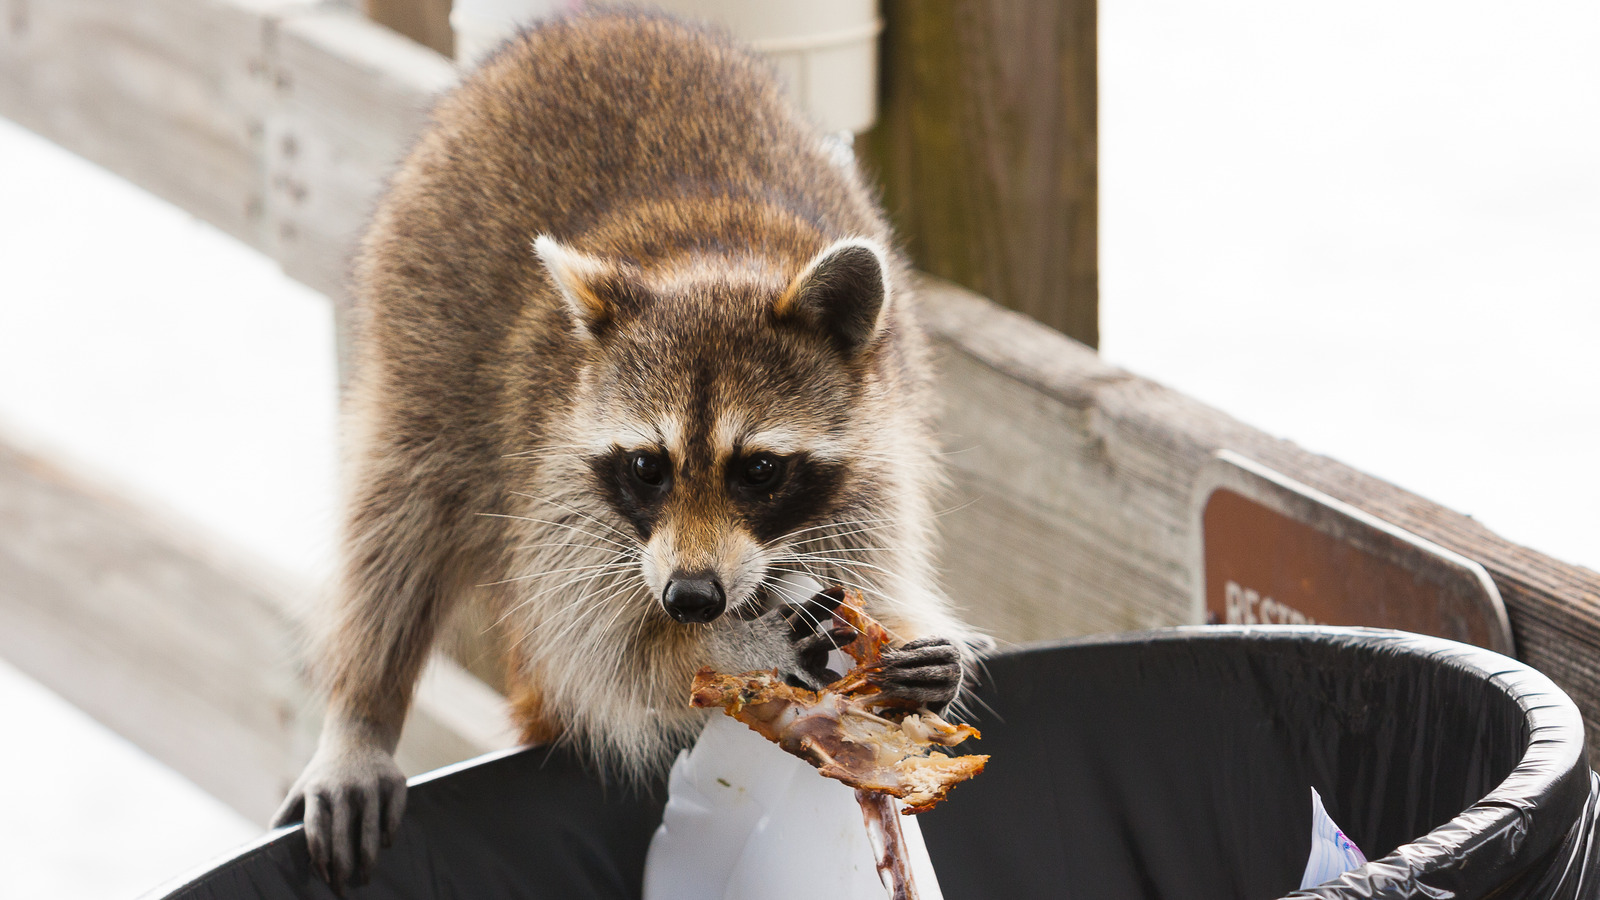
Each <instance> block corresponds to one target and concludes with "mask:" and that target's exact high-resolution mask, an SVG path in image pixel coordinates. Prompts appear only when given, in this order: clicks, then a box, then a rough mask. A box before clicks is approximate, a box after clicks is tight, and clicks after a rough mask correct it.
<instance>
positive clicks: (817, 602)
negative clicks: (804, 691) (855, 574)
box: [783, 588, 855, 690]
mask: <svg viewBox="0 0 1600 900" xmlns="http://www.w3.org/2000/svg"><path fill="white" fill-rule="evenodd" d="M843 600H844V591H843V590H841V589H839V588H829V589H828V590H826V591H822V592H820V593H818V594H816V595H815V596H813V597H812V598H811V599H809V600H807V601H805V602H804V603H801V604H799V605H797V606H788V607H785V609H784V611H783V617H784V621H785V622H787V623H788V625H789V642H790V645H791V646H792V647H793V649H794V654H795V665H796V668H797V669H798V671H797V672H795V673H793V674H791V676H790V677H789V683H790V684H792V685H794V686H795V687H804V688H810V689H812V690H817V689H820V688H822V687H823V686H825V685H828V684H832V683H833V682H835V681H838V680H839V679H840V677H842V673H840V672H836V671H834V670H833V669H830V668H828V655H829V654H830V653H832V652H833V651H835V650H837V649H839V648H840V647H843V646H844V645H845V644H848V643H850V641H851V640H852V639H854V637H855V632H854V631H852V630H851V629H850V627H849V626H847V625H843V624H840V623H839V622H837V621H836V620H835V619H834V618H833V611H834V610H836V609H838V608H839V604H840V603H841V602H843Z"/></svg>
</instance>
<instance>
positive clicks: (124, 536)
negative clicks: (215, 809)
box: [0, 442, 514, 823]
mask: <svg viewBox="0 0 1600 900" xmlns="http://www.w3.org/2000/svg"><path fill="white" fill-rule="evenodd" d="M308 596H309V587H308V586H306V585H301V584H297V583H295V581H294V580H292V579H290V578H287V577H284V576H281V575H276V574H273V573H271V572H269V571H267V570H266V569H264V568H262V567H260V566H257V565H254V564H252V563H251V562H249V561H246V560H243V559H241V558H239V557H237V556H235V555H234V554H232V553H229V552H227V551H225V550H223V549H221V548H219V547H217V546H215V545H213V544H212V543H211V542H209V541H206V540H204V539H201V538H199V537H197V536H196V535H194V534H192V533H189V532H186V531H185V530H184V529H182V528H181V527H179V526H176V525H174V524H173V523H171V522H169V521H167V520H165V519H164V518H163V517H161V516H160V515H156V514H152V513H151V512H149V511H147V510H143V509H140V508H138V507H136V506H134V505H131V504H129V503H127V502H124V501H122V500H120V499H118V498H116V497H115V496H113V495H111V494H109V493H107V492H105V491H102V490H98V489H96V488H93V487H90V486H87V485H85V484H83V483H81V482H80V481H79V480H78V479H76V478H74V477H73V476H72V475H70V474H69V473H67V472H65V471H63V470H61V469H59V468H57V467H54V466H51V465H49V464H47V463H45V462H43V461H41V460H39V459H37V458H34V457H30V456H28V455H25V454H23V453H21V452H19V451H17V450H15V449H14V448H12V447H10V446H8V445H6V444H4V443H3V442H0V656H4V657H5V658H6V659H7V660H9V661H10V662H12V663H13V664H14V665H16V666H17V668H18V669H20V670H22V671H23V672H25V673H27V674H28V675H29V676H31V677H33V678H34V679H36V680H38V681H39V682H41V683H43V684H45V685H46V686H48V687H49V688H50V689H51V690H53V691H55V692H56V693H58V694H60V695H61V696H63V697H65V698H66V699H67V700H69V701H70V702H72V703H73V704H74V705H76V706H79V707H81V708H82V709H84V710H85V711H86V712H88V713H89V714H90V715H92V716H94V717H95V718H96V719H97V720H99V721H100V722H102V723H103V724H105V725H107V726H108V727H110V728H111V729H112V730H113V731H116V732H117V733H119V734H121V735H123V736H124V737H126V738H128V739H129V740H131V741H132V742H133V743H134V744H136V745H138V746H140V747H141V748H143V749H144V750H145V751H146V752H148V753H150V754H151V755H152V756H154V757H156V758H157V759H160V760H161V761H162V762H164V763H166V764H167V765H169V766H172V767H173V768H174V769H176V770H177V771H178V772H180V773H182V774H183V775H185V776H186V777H188V778H189V779H191V780H192V781H194V782H195V783H196V784H198V785H200V786H201V787H202V788H204V789H205V790H206V791H208V792H209V793H211V794H212V795H214V796H216V797H218V798H219V799H221V800H222V801H223V802H225V803H227V804H228V805H230V806H232V807H233V808H234V809H237V810H238V811H239V812H241V813H242V814H244V815H245V816H247V817H249V818H251V819H254V820H255V821H258V822H263V823H265V822H266V820H267V818H268V817H269V816H270V815H271V813H272V811H273V810H274V809H276V808H277V805H278V803H279V801H280V800H282V798H283V794H284V791H285V790H286V789H287V788H288V786H289V783H290V782H291V781H292V780H293V779H294V777H295V776H296V775H298V774H299V771H300V768H301V767H302V766H303V765H304V764H305V761H306V759H307V757H308V756H309V754H310V752H311V749H312V747H313V746H314V744H315V737H316V730H317V723H318V721H319V718H318V716H319V713H318V710H317V708H316V704H315V702H314V701H313V700H312V698H311V697H309V696H308V694H307V691H306V689H305V687H304V679H302V678H301V677H300V670H299V666H298V659H299V657H300V638H299V634H298V630H297V628H296V626H295V624H294V621H295V616H294V615H293V610H295V609H296V608H300V607H303V606H304V604H305V602H306V600H307V599H308ZM513 743H514V740H513V736H512V734H511V731H510V729H509V725H508V719H507V717H506V716H505V715H504V711H503V708H502V706H501V704H500V703H499V702H498V701H497V700H495V699H494V694H493V692H492V691H490V690H489V688H487V687H485V686H484V685H482V684H481V683H480V682H477V681H476V680H475V679H472V678H471V676H468V675H466V674H465V673H464V672H463V671H462V670H461V669H460V667H458V666H455V665H454V664H453V663H450V662H448V661H446V660H441V659H435V660H434V661H433V662H432V663H431V664H430V666H429V670H428V673H427V674H426V676H425V677H424V680H423V684H422V685H421V687H420V689H419V693H418V698H417V705H416V707H415V709H414V711H413V713H412V716H411V720H410V721H409V722H408V723H407V729H406V734H405V736H404V738H403V739H402V741H401V748H400V750H399V752H398V754H397V755H398V757H399V758H400V760H401V761H402V764H403V767H404V768H406V770H407V772H408V774H416V773H418V772H423V771H427V770H429V769H433V768H437V767H438V766H441V765H446V764H448V763H451V762H456V761H459V760H462V759H466V758H469V757H471V756H476V755H478V754H480V753H485V752H488V751H489V750H495V749H500V748H503V747H506V746H511V745H512V744H513Z"/></svg>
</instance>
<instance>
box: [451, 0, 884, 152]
mask: <svg viewBox="0 0 1600 900" xmlns="http://www.w3.org/2000/svg"><path fill="white" fill-rule="evenodd" d="M581 5H582V0H455V4H454V9H452V10H451V13H450V24H451V25H452V26H453V27H454V29H455V32H456V56H457V59H458V60H459V61H461V63H462V64H463V65H470V64H473V63H476V62H477V61H478V60H479V59H481V58H482V56H483V55H484V54H485V53H487V52H488V51H490V50H492V49H494V47H495V46H496V45H498V44H499V43H500V41H502V40H504V39H505V38H506V37H507V36H509V35H510V34H511V33H512V32H513V31H514V30H515V29H516V28H517V26H519V25H522V24H526V23H528V22H531V21H535V20H537V19H540V18H543V17H545V16H550V15H553V14H556V13H559V12H562V11H564V10H567V9H573V8H577V7H578V6H581ZM656 5H657V6H659V7H660V8H661V9H664V10H666V11H667V12H670V13H673V14H675V15H679V16H682V17H683V18H686V19H695V20H700V21H706V22H712V23H715V24H717V25H720V26H722V27H724V28H726V29H728V30H729V31H730V32H732V33H733V36H734V37H735V38H737V39H738V40H740V41H742V42H744V43H745V44H747V45H749V46H750V47H751V48H752V49H754V50H756V51H757V52H758V53H761V54H762V55H764V56H766V57H767V58H768V59H770V60H771V61H772V63H773V65H774V66H775V67H776V68H777V70H778V74H779V76H780V77H781V78H782V79H783V80H784V82H785V83H787V84H788V86H789V90H790V91H791V93H792V94H793V95H794V97H795V99H796V100H798V101H799V103H800V105H801V106H802V107H803V108H805V109H806V111H807V112H809V113H810V114H811V115H812V117H813V118H814V119H816V121H817V124H818V125H820V126H821V127H822V129H823V130H824V131H828V132H841V131H848V132H861V131H865V130H867V129H868V128H870V127H872V123H873V120H874V119H875V118H876V117H877V111H878V110H877V97H878V34H879V33H880V32H881V31H882V30H883V20H882V19H880V18H879V17H878V3H877V0H656Z"/></svg>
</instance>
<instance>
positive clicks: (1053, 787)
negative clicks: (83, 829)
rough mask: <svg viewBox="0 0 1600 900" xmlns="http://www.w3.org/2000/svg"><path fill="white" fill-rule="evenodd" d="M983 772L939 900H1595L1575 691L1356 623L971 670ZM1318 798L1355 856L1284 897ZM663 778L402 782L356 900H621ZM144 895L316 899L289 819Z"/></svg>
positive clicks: (544, 768)
mask: <svg viewBox="0 0 1600 900" xmlns="http://www.w3.org/2000/svg"><path fill="white" fill-rule="evenodd" d="M987 668H988V672H987V677H986V681H985V684H984V685H983V687H982V689H981V690H980V692H979V700H980V702H979V703H977V704H975V707H976V710H977V711H976V714H975V716H974V719H975V721H976V724H977V725H978V726H979V727H980V728H981V729H982V730H983V740H982V742H981V745H980V746H981V749H982V751H983V752H985V753H989V754H991V755H992V757H993V759H992V760H991V762H990V765H989V769H988V771H986V772H985V773H984V774H983V775H982V776H980V777H979V778H977V779H975V780H973V781H972V782H970V783H968V784H964V785H962V786H960V787H959V788H957V789H956V790H954V791H953V792H951V795H950V799H949V800H948V801H947V802H946V803H945V804H944V805H943V806H941V807H940V808H939V809H937V810H935V811H933V812H931V813H928V814H926V815H924V816H922V817H921V823H922V829H923V833H924V835H925V837H926V840H927V843H928V846H929V849H930V851H931V852H932V854H933V859H934V862H935V866H936V868H937V869H938V872H939V880H940V884H941V886H942V887H943V890H944V895H945V897H946V898H948V900H967V898H1032V897H1040V898H1045V897H1049V898H1083V900H1088V898H1110V900H1124V898H1168V900H1178V898H1182V900H1208V898H1217V900H1223V898H1226V900H1241V898H1242V900H1255V898H1260V900H1271V898H1276V897H1297V898H1313V897H1315V898H1325V900H1334V898H1344V900H1354V898H1402V897H1405V898H1413V897H1416V898H1421V897H1427V898H1445V897H1448V898H1452V900H1470V898H1488V897H1493V898H1495V900H1521V898H1529V900H1532V898H1540V900H1545V898H1548V900H1575V898H1589V897H1600V839H1597V835H1596V824H1595V823H1596V817H1597V797H1600V791H1597V782H1596V779H1595V776H1594V775H1593V773H1592V772H1590V770H1589V764H1588V760H1587V757H1586V754H1585V750H1584V740H1583V725H1582V721H1581V719H1580V717H1579V714H1578V710H1577V708H1576V707H1575V706H1574V705H1573V704H1572V701H1571V700H1570V699H1568V698H1567V697H1566V695H1565V694H1563V693H1562V692H1561V691H1560V690H1559V689H1557V688H1556V687H1555V686H1554V685H1553V684H1552V683H1551V682H1550V681H1549V680H1548V679H1547V678H1545V677H1544V676H1542V675H1540V674H1539V673H1537V672H1535V671H1533V670H1532V669H1530V668H1528V667H1527V666H1524V665H1522V664H1521V663H1518V662H1515V661H1513V660H1508V659H1506V658H1505V657H1503V656H1499V655H1497V654H1494V653H1491V652H1489V651H1486V650H1480V649H1478V648H1474V647H1468V646H1465V645H1462V644H1456V643H1453V642H1450V641H1444V640H1439V639H1435V638H1427V637H1420V636H1416V635H1408V634H1402V633H1399V632H1388V631H1377V630H1370V629H1336V628H1291V627H1273V626H1257V627H1251V628H1204V629H1172V630H1166V631H1157V632H1146V633H1139V634H1131V635H1116V636H1110V637H1097V638H1089V639H1083V640H1075V641H1067V642H1061V643H1054V644H1049V645H1039V646H1034V647H1029V648H1024V649H1021V650H1018V651H1015V652H1010V653H1005V654H1001V655H999V656H997V657H994V658H992V659H991V660H990V661H989V662H988V666H987ZM1312 787H1315V788H1316V789H1317V790H1318V791H1319V792H1320V793H1321V794H1322V797H1323V801H1324V803H1325V804H1326V806H1327V809H1328V813H1329V814H1330V815H1331V816H1332V817H1333V819H1334V821H1336V822H1337V823H1338V824H1339V825H1340V827H1341V828H1342V829H1343V830H1344V832H1345V833H1346V834H1347V835H1348V836H1349V837H1350V838H1351V839H1352V840H1354V841H1355V842H1356V843H1357V845H1359V846H1360V847H1361V848H1362V850H1364V851H1365V852H1366V855H1367V857H1368V858H1369V859H1371V860H1372V862H1371V863H1369V864H1368V865H1367V866H1365V867H1363V868H1361V869H1358V870H1355V871H1353V872H1348V873H1345V875H1343V876H1342V877H1341V878H1339V879H1337V880H1335V881H1333V882H1330V883H1328V884H1326V885H1323V886H1320V887H1317V888H1314V889H1311V890H1308V891H1295V887H1296V886H1297V885H1298V884H1299V882H1300V875H1301V872H1302V871H1303V870H1304V868H1305V863H1306V858H1307V856H1308V854H1309V852H1310V839H1311V797H1310V788H1312ZM664 798H665V788H664V787H663V786H661V785H659V784H658V785H655V786H654V787H653V790H652V791H650V792H644V793H641V792H639V791H630V790H625V789H622V788H619V787H610V788H607V787H604V786H602V785H601V784H600V783H599V782H597V781H596V780H595V779H594V778H592V777H591V776H590V775H588V774H587V773H586V772H585V771H584V770H583V768H582V767H581V766H580V765H578V764H577V763H576V762H575V761H574V760H573V759H572V758H571V757H569V756H568V755H566V754H565V753H563V752H561V751H551V750H546V749H535V750H522V751H515V752H512V753H509V754H501V755H498V756H495V757H491V758H487V759H485V760H483V761H478V762H474V763H471V764H466V765H463V766H460V767H455V768H454V769H453V770H450V771H447V772H445V773H441V774H438V775H435V776H431V777H429V778H428V779H427V780H425V781H421V782H419V783H417V784H415V785H414V787H413V788H412V790H411V793H410V799H409V802H408V809H407V813H406V821H405V825H404V826H403V828H402V830H401V834H400V835H399V838H398V840H397V842H396V845H395V846H394V847H393V848H391V849H389V850H387V851H385V853H384V855H383V857H382V859H381V861H380V864H379V866H378V871H377V872H376V874H375V877H374V883H373V884H372V885H371V886H369V887H367V888H363V889H360V890H357V891H354V892H352V893H351V895H350V896H351V897H352V898H353V900H359V898H374V900H376V898H384V900H388V898H447V897H448V898H457V897H459V898H474V900H476V898H483V900H494V898H530V900H542V898H578V897H584V898H587V897H598V898H611V897H636V896H637V895H638V890H639V888H638V885H639V880H640V873H641V872H642V870H643V865H644V854H645V850H646V848H647V847H648V845H649V840H650V836H651V834H652V833H653V832H654V830H655V827H656V824H657V823H658V822H659V821H660V817H661V808H662V805H663V801H664ZM150 896H151V897H170V898H185V900H210V898H264V900H277V898H298V897H317V898H324V897H331V896H333V895H332V892H331V891H329V890H328V889H327V888H326V887H325V886H324V885H322V884H321V883H320V882H318V881H317V879H316V876H315V875H314V874H312V873H311V872H310V870H309V866H308V864H307V861H306V856H305V842H304V838H303V835H302V834H301V832H300V830H299V829H298V828H294V829H290V830H287V831H284V832H279V833H276V834H274V835H272V836H270V837H269V838H268V839H265V840H263V841H262V842H261V843H259V844H257V845H254V846H252V847H250V848H248V849H246V850H245V851H243V852H242V853H240V854H239V855H238V856H236V857H234V858H233V859H231V860H229V861H228V862H226V863H224V864H222V865H220V866H218V867H217V868H215V869H213V870H211V871H210V872H208V873H206V874H204V875H202V876H200V877H198V878H196V879H192V880H189V881H187V882H185V883H182V884H181V885H180V886H177V887H173V888H168V889H165V890H163V891H161V892H158V893H156V894H152V895H150Z"/></svg>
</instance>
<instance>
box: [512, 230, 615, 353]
mask: <svg viewBox="0 0 1600 900" xmlns="http://www.w3.org/2000/svg"><path fill="white" fill-rule="evenodd" d="M533 252H534V253H537V254H538V255H539V261H540V262H542V263H544V268H545V271H546V272H548V273H550V280H551V281H552V282H554V283H555V286H556V287H557V288H558V289H559V290H560V291H561V296H562V297H563V298H565V299H566V301H567V308H568V309H569V310H571V312H572V318H573V322H574V323H575V325H576V327H577V330H578V333H579V334H581V335H584V336H586V337H598V336H599V335H600V334H601V333H602V332H604V331H605V329H606V326H607V325H608V324H610V322H611V320H612V319H614V318H615V317H616V314H617V309H616V304H615V303H614V302H613V300H612V299H609V298H608V294H609V293H611V292H610V291H609V290H608V287H609V284H608V282H614V281H615V280H616V279H617V277H618V274H619V273H618V272H617V270H616V267H614V266H612V265H610V264H609V263H607V262H606V261H605V260H603V259H600V258H599V257H597V256H590V255H589V254H587V253H583V252H581V251H578V250H574V249H572V248H571V247H568V246H566V245H565V244H562V243H561V242H560V241H557V240H556V239H555V238H553V237H551V236H550V235H548V234H541V235H539V236H538V237H537V238H534V240H533Z"/></svg>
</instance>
